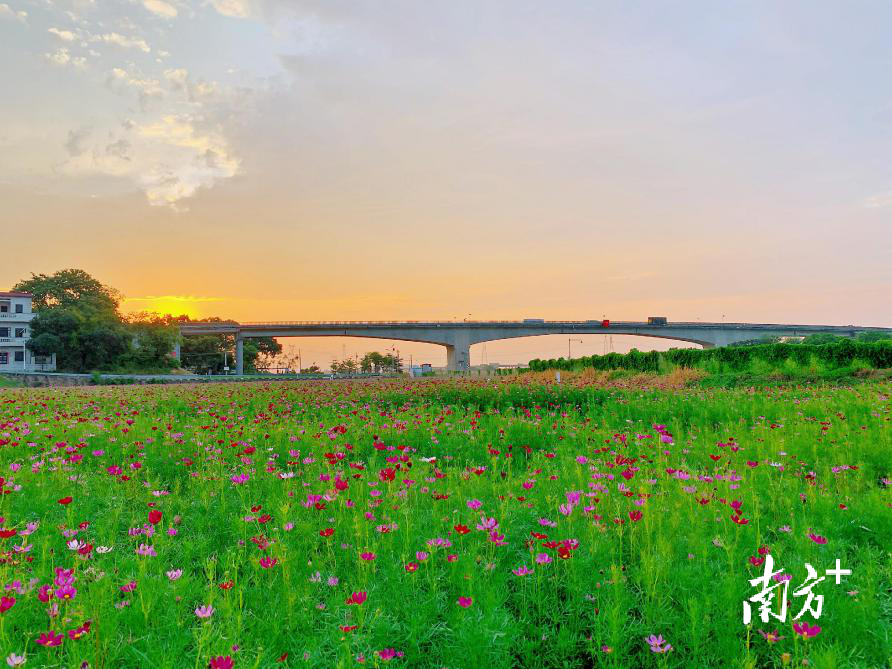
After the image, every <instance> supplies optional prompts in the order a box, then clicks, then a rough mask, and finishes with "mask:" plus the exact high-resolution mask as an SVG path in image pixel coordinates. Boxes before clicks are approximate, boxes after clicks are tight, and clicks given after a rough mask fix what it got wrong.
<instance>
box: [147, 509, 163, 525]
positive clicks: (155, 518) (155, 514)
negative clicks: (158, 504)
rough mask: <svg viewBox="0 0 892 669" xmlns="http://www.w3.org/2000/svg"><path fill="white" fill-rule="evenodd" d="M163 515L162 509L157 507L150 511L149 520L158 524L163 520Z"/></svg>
mask: <svg viewBox="0 0 892 669" xmlns="http://www.w3.org/2000/svg"><path fill="white" fill-rule="evenodd" d="M162 515H163V514H162V513H161V512H160V511H158V510H155V509H153V510H152V511H149V522H150V523H152V525H157V524H158V523H160V522H161V517H162Z"/></svg>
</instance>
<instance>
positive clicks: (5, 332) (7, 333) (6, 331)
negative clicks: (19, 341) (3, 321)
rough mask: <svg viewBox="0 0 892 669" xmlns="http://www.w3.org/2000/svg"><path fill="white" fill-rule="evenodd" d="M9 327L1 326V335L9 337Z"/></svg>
mask: <svg viewBox="0 0 892 669" xmlns="http://www.w3.org/2000/svg"><path fill="white" fill-rule="evenodd" d="M8 336H9V328H0V337H8Z"/></svg>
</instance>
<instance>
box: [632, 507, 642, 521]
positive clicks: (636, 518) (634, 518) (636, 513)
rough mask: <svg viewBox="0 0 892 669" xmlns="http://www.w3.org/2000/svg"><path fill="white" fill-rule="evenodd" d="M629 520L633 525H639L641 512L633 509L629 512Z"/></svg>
mask: <svg viewBox="0 0 892 669" xmlns="http://www.w3.org/2000/svg"><path fill="white" fill-rule="evenodd" d="M629 520H631V521H632V522H633V523H637V522H638V521H639V520H641V512H640V511H639V510H638V509H632V510H631V511H629Z"/></svg>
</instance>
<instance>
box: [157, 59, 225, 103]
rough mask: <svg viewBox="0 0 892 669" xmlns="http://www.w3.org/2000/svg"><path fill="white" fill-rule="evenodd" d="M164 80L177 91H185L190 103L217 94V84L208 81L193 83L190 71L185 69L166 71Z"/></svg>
mask: <svg viewBox="0 0 892 669" xmlns="http://www.w3.org/2000/svg"><path fill="white" fill-rule="evenodd" d="M164 78H165V79H167V81H168V82H169V83H170V87H171V88H172V89H173V90H175V91H183V92H184V93H185V94H186V96H187V97H188V98H189V101H190V102H201V101H203V100H205V99H207V98H209V97H210V96H212V95H214V94H215V93H216V92H217V84H215V83H214V82H210V83H208V82H206V81H192V79H191V78H190V77H189V71H188V70H186V69H185V68H182V67H178V68H171V69H168V70H164Z"/></svg>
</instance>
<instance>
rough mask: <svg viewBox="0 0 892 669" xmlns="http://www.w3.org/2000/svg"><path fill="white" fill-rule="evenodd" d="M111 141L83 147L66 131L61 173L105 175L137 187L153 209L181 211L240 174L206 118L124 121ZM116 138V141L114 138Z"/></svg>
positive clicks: (80, 133)
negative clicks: (192, 200) (201, 192)
mask: <svg viewBox="0 0 892 669" xmlns="http://www.w3.org/2000/svg"><path fill="white" fill-rule="evenodd" d="M120 132H121V131H120V130H119V131H117V132H115V133H109V139H108V140H105V141H102V142H101V143H96V144H95V145H94V146H92V147H87V146H86V145H85V142H86V139H87V137H86V134H84V132H83V131H78V132H74V131H72V132H70V133H69V142H67V143H66V148H68V145H69V144H71V148H70V149H69V156H70V158H69V159H68V160H67V161H65V162H64V163H63V164H62V166H61V170H62V171H63V172H65V173H67V174H69V175H71V176H80V177H83V176H90V175H97V174H100V175H105V176H110V177H118V178H123V179H127V180H129V181H131V182H132V183H134V184H136V186H137V187H139V189H140V190H142V191H143V193H144V194H145V197H146V200H147V201H148V203H149V204H150V205H152V206H162V207H170V208H171V209H174V210H177V211H183V210H185V209H186V206H185V204H184V202H183V200H185V199H187V198H190V197H192V196H193V195H195V193H196V192H197V191H198V190H199V189H201V188H211V187H213V186H214V185H216V184H217V183H219V182H220V181H223V180H225V179H229V178H231V177H233V176H235V175H236V174H237V173H238V172H239V169H240V161H239V159H238V158H236V157H235V156H234V155H233V153H232V151H231V149H230V148H229V145H228V143H227V141H226V139H225V138H224V137H223V136H222V134H221V133H220V132H219V130H218V129H217V128H215V127H212V126H211V125H210V124H207V123H206V122H205V121H204V119H201V118H197V117H192V116H190V115H187V114H180V115H175V114H170V115H165V116H161V117H160V118H156V119H153V120H151V121H148V122H145V123H138V122H132V121H130V122H127V123H124V124H123V132H124V133H126V135H127V136H125V137H121V136H120ZM115 135H118V136H115Z"/></svg>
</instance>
